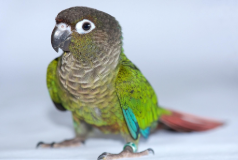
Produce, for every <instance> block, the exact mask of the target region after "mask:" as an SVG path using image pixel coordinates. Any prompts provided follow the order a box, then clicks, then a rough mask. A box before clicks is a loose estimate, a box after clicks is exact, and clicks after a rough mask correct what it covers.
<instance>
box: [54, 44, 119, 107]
mask: <svg viewBox="0 0 238 160" xmlns="http://www.w3.org/2000/svg"><path fill="white" fill-rule="evenodd" d="M120 52H121V48H120V47H118V45H115V47H110V49H109V50H108V52H107V53H97V55H94V54H92V55H90V56H91V57H87V58H86V57H84V58H82V59H80V60H78V59H76V58H75V57H74V56H73V54H71V53H64V54H63V55H62V56H61V59H60V61H59V63H58V68H57V74H58V78H59V82H60V84H61V86H62V87H63V88H64V89H65V90H66V91H67V92H68V93H69V96H70V98H73V99H74V101H78V102H80V104H81V105H82V106H90V107H100V108H103V107H107V104H108V103H109V102H110V101H112V100H113V99H114V100H115V88H114V82H113V81H114V80H115V78H116V75H117V73H118V67H117V66H118V63H119V56H120ZM105 100H106V101H105Z"/></svg>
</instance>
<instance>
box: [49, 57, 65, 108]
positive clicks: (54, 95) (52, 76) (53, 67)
mask: <svg viewBox="0 0 238 160" xmlns="http://www.w3.org/2000/svg"><path fill="white" fill-rule="evenodd" d="M58 60H59V58H55V59H54V60H53V61H52V62H51V63H50V64H49V65H48V68H47V88H48V91H49V93H50V97H51V99H52V101H53V103H54V104H55V107H56V108H57V109H59V110H61V111H65V110H66V109H65V108H64V107H63V105H62V103H61V101H60V98H59V95H58V90H59V89H60V88H59V87H58V86H57V79H56V71H57V65H58Z"/></svg>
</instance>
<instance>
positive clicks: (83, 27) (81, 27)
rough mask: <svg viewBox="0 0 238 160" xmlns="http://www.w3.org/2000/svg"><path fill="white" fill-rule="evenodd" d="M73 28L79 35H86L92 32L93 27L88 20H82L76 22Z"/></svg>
mask: <svg viewBox="0 0 238 160" xmlns="http://www.w3.org/2000/svg"><path fill="white" fill-rule="evenodd" d="M75 28H76V30H77V32H78V33H79V34H86V33H89V32H91V31H92V30H94V28H95V25H94V23H93V22H91V21H90V20H88V19H84V20H82V21H80V22H78V23H77V24H76V26H75Z"/></svg>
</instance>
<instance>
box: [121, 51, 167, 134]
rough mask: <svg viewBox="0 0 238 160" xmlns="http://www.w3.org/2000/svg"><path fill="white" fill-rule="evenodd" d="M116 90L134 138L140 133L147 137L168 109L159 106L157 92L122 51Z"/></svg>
mask: <svg viewBox="0 0 238 160" xmlns="http://www.w3.org/2000/svg"><path fill="white" fill-rule="evenodd" d="M116 92H117V96H118V98H119V101H120V105H121V107H122V111H123V114H124V117H125V120H126V122H127V126H128V129H129V131H130V133H131V136H132V137H133V138H134V139H137V138H138V134H139V133H141V134H142V136H144V137H145V138H147V137H148V136H149V133H150V127H151V126H152V125H153V124H154V122H157V121H158V119H159V116H160V115H161V114H163V113H166V112H167V111H166V110H164V109H162V108H160V107H158V105H157V97H156V94H155V92H154V90H153V88H152V87H151V85H150V84H149V82H148V81H147V80H146V78H145V77H144V76H143V74H142V73H141V72H140V70H139V69H138V68H137V67H136V66H135V65H134V64H133V63H132V62H131V61H130V60H129V59H127V57H126V56H125V55H124V53H121V60H120V70H119V73H118V77H117V80H116Z"/></svg>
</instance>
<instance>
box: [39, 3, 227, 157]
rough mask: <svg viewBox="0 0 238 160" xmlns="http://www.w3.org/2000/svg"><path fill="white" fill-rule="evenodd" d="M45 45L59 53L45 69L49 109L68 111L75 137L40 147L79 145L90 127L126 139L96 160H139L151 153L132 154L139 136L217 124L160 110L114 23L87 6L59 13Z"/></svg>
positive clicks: (116, 24) (117, 24)
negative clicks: (118, 148) (131, 159)
mask: <svg viewBox="0 0 238 160" xmlns="http://www.w3.org/2000/svg"><path fill="white" fill-rule="evenodd" d="M51 44H52V47H53V48H54V50H55V51H57V52H58V49H59V48H61V49H62V50H63V53H62V55H61V56H60V57H58V58H56V59H54V60H53V61H52V62H51V63H50V64H49V66H48V69H47V87H48V90H49V93H50V97H51V99H52V101H53V102H54V104H55V106H56V107H57V108H58V109H59V110H69V111H70V112H72V115H73V121H74V127H75V132H76V137H75V138H74V139H71V140H65V141H62V142H60V143H49V144H47V143H43V142H39V143H38V146H40V147H54V148H57V147H66V146H76V145H80V144H81V143H82V142H83V141H84V140H85V139H86V138H87V136H88V133H89V132H90V131H91V130H92V128H94V127H95V128H98V129H99V130H101V131H102V132H103V133H115V134H120V135H121V136H122V137H123V138H124V139H125V141H126V144H125V146H124V148H123V150H122V151H121V152H120V153H119V154H110V153H106V152H105V153H103V154H102V155H100V156H99V157H98V159H100V160H101V159H104V160H112V159H119V158H126V157H140V156H145V155H149V154H153V153H154V151H153V150H152V149H147V150H145V151H142V152H137V147H138V141H139V139H140V137H141V136H142V137H144V138H147V137H148V136H149V135H150V133H151V132H154V131H155V130H157V129H159V128H163V127H164V128H170V129H173V130H175V131H180V132H190V131H204V130H208V129H212V128H215V127H218V126H220V125H222V123H220V122H218V121H212V120H207V119H203V118H199V117H195V116H192V115H188V114H184V113H179V112H176V111H172V110H168V109H164V108H162V107H160V106H159V105H158V101H157V97H156V94H155V92H154V90H153V88H152V87H151V85H150V83H149V82H148V81H147V79H146V78H145V77H144V75H143V74H142V73H141V71H140V70H139V69H138V68H137V67H136V66H135V65H134V64H133V63H132V62H131V61H130V60H129V59H128V58H127V57H126V56H125V54H124V51H123V48H122V32H121V27H120V25H119V23H118V21H117V20H116V19H115V18H114V17H112V16H110V15H109V14H107V13H104V12H101V11H98V10H96V9H92V8H87V7H72V8H69V9H66V10H63V11H61V12H60V13H59V14H58V15H57V17H56V26H55V28H54V30H53V32H52V35H51Z"/></svg>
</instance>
